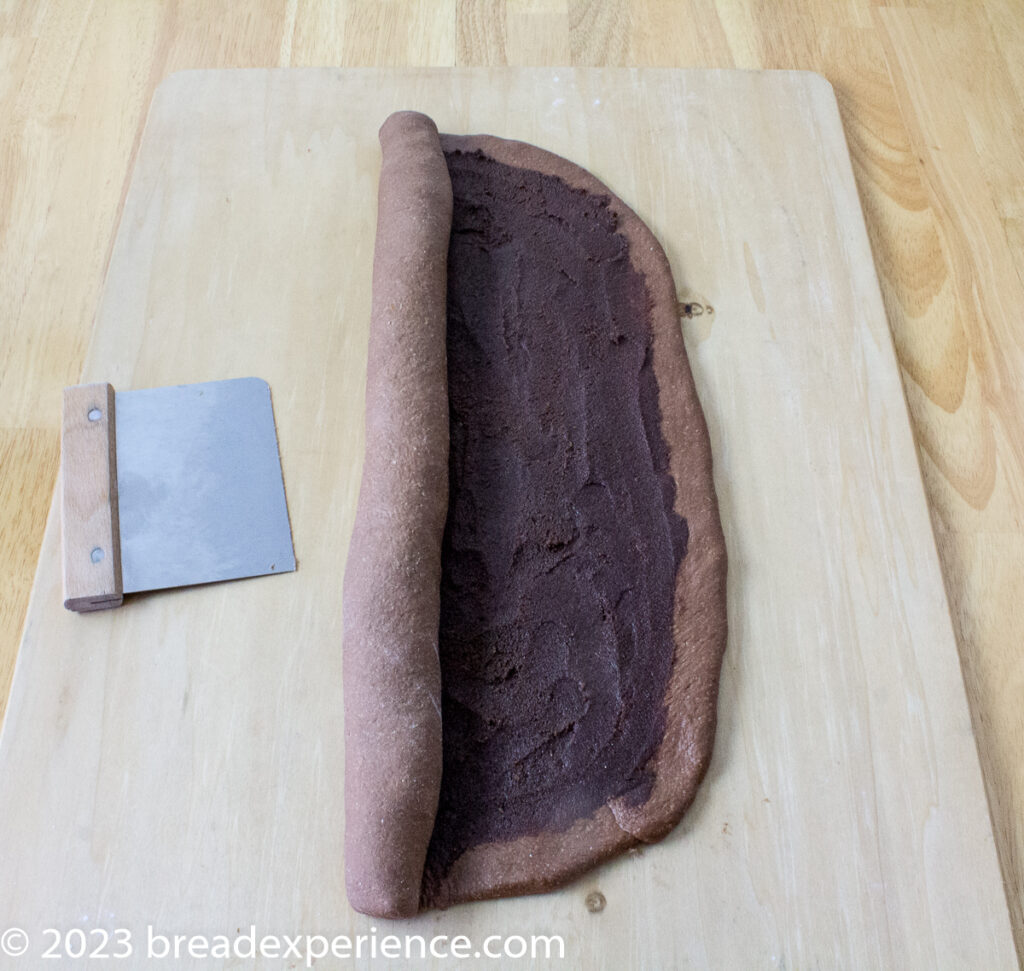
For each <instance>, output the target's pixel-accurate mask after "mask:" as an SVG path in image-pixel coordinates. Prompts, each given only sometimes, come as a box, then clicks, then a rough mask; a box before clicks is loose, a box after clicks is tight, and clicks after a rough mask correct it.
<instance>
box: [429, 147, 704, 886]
mask: <svg viewBox="0 0 1024 971" xmlns="http://www.w3.org/2000/svg"><path fill="white" fill-rule="evenodd" d="M447 161H448V171H449V174H450V175H451V180H452V190H453V195H454V215H453V221H452V232H451V240H450V242H449V249H448V335H447V346H448V398H449V411H450V425H449V433H450V449H451V452H450V458H449V477H448V481H449V490H450V492H449V506H448V523H447V527H446V530H445V537H444V545H443V546H442V553H441V564H442V579H441V632H440V642H439V643H440V651H441V679H442V686H443V705H442V720H441V724H442V728H443V758H444V775H443V776H442V784H441V801H440V807H439V810H438V816H437V821H436V823H435V826H434V836H433V840H432V842H431V846H430V851H429V855H428V865H427V876H428V880H432V879H434V878H435V877H437V876H443V874H444V873H446V872H447V869H448V868H449V866H450V865H451V863H452V862H453V861H454V860H455V859H457V858H458V857H459V856H460V855H461V854H462V852H464V851H465V850H466V849H467V848H468V847H470V846H475V845H477V844H480V843H487V842H490V841H493V840H508V839H511V838H513V837H516V836H522V835H525V834H529V833H539V832H542V831H544V830H546V829H554V830H560V829H565V828H567V827H568V826H570V825H571V824H572V823H573V822H574V821H575V820H577V819H580V818H582V817H585V816H589V815H590V814H591V813H592V812H593V811H594V810H595V809H597V808H598V807H600V806H602V805H604V804H605V803H606V802H607V801H608V800H609V799H611V798H614V797H617V796H622V797H628V798H629V799H630V800H631V801H632V802H633V803H642V802H643V801H644V798H645V797H646V796H647V794H648V792H649V790H650V783H651V777H650V774H649V773H648V772H646V771H645V765H646V763H647V762H648V760H649V759H650V757H651V756H652V755H653V754H654V750H655V748H656V747H657V744H658V742H659V741H660V739H661V736H662V734H663V733H664V722H665V710H664V697H665V688H666V685H667V683H668V678H669V671H670V669H671V667H672V656H673V650H674V646H673V641H672V607H673V603H672V601H673V591H674V588H675V577H676V571H677V569H678V567H679V563H680V561H681V560H682V558H683V556H684V555H685V552H686V542H687V526H686V520H685V519H684V518H683V517H681V516H680V515H679V514H678V513H677V512H676V511H675V510H674V509H673V502H674V500H675V494H676V485H675V481H674V480H673V478H672V476H671V475H670V474H669V471H668V449H667V446H666V444H665V440H664V438H663V436H662V433H661V414H660V409H659V406H658V384H657V380H656V379H655V377H654V370H653V366H652V357H651V343H652V335H651V330H650V325H649V323H648V312H649V310H650V298H649V296H648V293H647V288H646V286H645V285H644V279H643V277H642V276H641V274H640V273H639V272H638V271H637V270H636V269H635V268H634V267H633V265H632V264H631V263H630V261H629V247H628V244H627V242H626V240H625V238H624V237H623V236H621V235H619V234H618V233H616V231H615V229H616V223H617V219H616V216H615V214H614V213H613V212H612V211H611V210H610V209H609V208H608V199H607V197H606V196H605V197H602V196H598V195H592V194H588V193H583V192H580V191H578V190H573V189H572V188H570V187H569V186H568V185H567V184H566V183H565V182H563V181H562V180H561V179H559V178H558V177H556V176H552V175H544V174H541V173H539V172H535V171H526V170H524V169H521V168H513V167H511V166H509V165H505V164H503V163H501V162H497V161H495V160H494V159H492V158H490V157H489V156H487V155H484V154H483V153H482V152H481V151H479V150H477V151H474V152H468V153H465V152H461V151H459V150H457V149H456V150H454V151H452V152H449V153H448V154H447Z"/></svg>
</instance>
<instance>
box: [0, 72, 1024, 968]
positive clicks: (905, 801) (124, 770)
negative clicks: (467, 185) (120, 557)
mask: <svg viewBox="0 0 1024 971" xmlns="http://www.w3.org/2000/svg"><path fill="white" fill-rule="evenodd" d="M396 108H418V109H421V110H423V111H426V112H428V113H429V114H431V115H432V116H433V117H434V118H435V119H436V120H437V122H438V125H439V126H440V127H441V129H442V130H448V131H455V132H475V131H486V132H491V133H494V134H500V135H504V136H508V137H513V138H522V139H525V140H528V141H531V142H535V143H536V144H538V145H541V146H543V147H544V148H548V149H551V150H553V151H555V152H558V153H561V154H564V155H567V156H568V157H569V158H571V159H573V160H574V161H576V162H578V163H580V164H581V165H584V166H586V167H588V168H589V169H591V171H593V172H594V173H595V174H596V175H597V176H598V177H600V178H601V179H603V180H605V181H606V182H607V183H608V185H609V186H611V187H612V189H614V191H615V192H617V193H618V194H619V195H621V197H622V198H623V199H625V200H627V201H628V202H629V203H630V204H631V205H633V206H634V207H635V208H636V209H637V210H638V211H639V212H640V214H641V215H642V216H643V217H644V218H645V219H646V220H647V222H648V223H649V224H650V226H651V227H652V228H653V229H654V231H655V233H656V234H657V235H658V236H659V238H660V239H661V240H662V242H663V243H664V245H665V248H666V250H667V252H668V254H669V257H670V259H671V261H672V265H673V269H674V271H675V274H676V281H677V283H678V286H679V290H680V296H681V299H682V300H683V301H684V302H686V303H690V304H692V308H691V312H692V313H693V314H694V316H692V317H691V318H689V319H684V320H683V328H684V331H685V334H686V337H687V344H688V347H689V350H690V354H691V361H692V365H693V368H694V371H695V374H696V380H697V385H698V389H699V391H700V394H701V398H702V400H703V403H704V408H705V411H706V414H707V417H708V422H709V425H710V429H711V437H712V444H713V449H714V455H715V462H716V467H715V473H716V481H717V488H718V494H719V497H720V500H721V510H722V518H723V521H724V524H725V528H726V535H727V541H728V547H729V556H730V575H729V623H730V641H729V649H728V655H727V658H726V662H725V669H724V675H723V682H722V694H721V702H720V723H719V735H718V740H717V743H716V748H715V754H714V759H713V762H712V766H711V769H710V772H709V775H708V778H707V779H706V781H705V783H704V786H703V788H702V790H701V792H700V795H699V797H698V799H697V801H696V803H695V804H694V806H693V807H692V808H691V810H690V811H689V813H688V814H687V816H686V818H685V820H684V821H683V823H682V824H681V825H680V826H679V827H678V829H677V830H676V831H675V832H674V833H673V834H672V835H671V836H670V837H669V838H668V839H667V840H665V842H664V843H662V844H660V845H657V846H654V847H651V848H649V849H646V850H644V851H643V852H641V853H635V854H633V855H629V856H627V857H625V858H623V859H621V860H619V861H617V862H614V863H612V864H610V865H607V866H604V867H602V868H601V869H599V870H597V871H596V872H594V873H592V874H591V875H589V876H587V877H585V878H583V879H581V880H580V881H579V882H578V883H576V884H575V885H573V886H571V887H569V888H567V889H565V890H563V891H561V892H558V893H554V894H549V895H546V896H543V897H533V898H520V899H515V900H507V901H501V902H492V903H484V904H477V905H471V906H463V907H458V908H455V909H453V910H451V911H448V912H446V913H431V914H427V915H425V916H423V917H421V918H419V919H417V920H415V921H412V922H408V923H404V924H402V925H400V927H399V931H400V932H401V933H406V932H411V933H423V934H426V935H430V934H434V933H438V934H448V935H454V934H466V935H468V936H470V937H471V938H472V939H473V941H474V942H475V944H479V943H480V942H481V941H482V940H483V938H484V937H486V936H487V935H489V934H518V935H523V936H525V937H527V938H529V936H530V935H533V934H560V935H562V936H563V937H564V939H565V957H566V960H565V962H564V963H560V966H576V967H587V968H595V967H607V968H611V969H617V968H625V967H647V968H652V969H654V968H658V969H660V968H669V967H690V966H710V967H717V968H723V967H780V968H781V967H784V966H785V967H809V966H821V967H834V966H840V967H853V966H860V967H868V966H871V967H929V968H932V967H956V966H967V965H970V966H974V967H986V968H996V967H1010V966H1012V965H1013V964H1014V962H1015V957H1014V952H1013V948H1012V943H1011V937H1010V926H1009V921H1008V916H1007V909H1006V904H1005V899H1004V896H1003V888H1002V885H1001V881H1000V874H999V869H998V865H997V861H996V854H995V849H994V845H993V840H992V833H991V829H990V825H989V818H988V811H987V807H986V803H985V797H984V793H983V789H982V783H981V776H980V772H979V768H978V760H977V756H976V752H975V745H974V739H973V736H972V732H971V722H970V718H969V716H968V710H967V705H966V700H965V696H964V688H963V683H962V680H961V675H960V667H959V663H958V658H957V650H956V644H955V643H954V639H953V634H952V629H951V626H950V620H949V616H948V607H947V603H946V598H945V594H944V590H943V584H942V578H941V575H940V572H939V567H938V561H937V558H936V553H935V546H934V542H933V538H932V533H931V527H930V523H929V517H928V512H927V508H926V505H925V498H924V492H923V490H922V485H921V479H920V474H919V471H918V466H917V461H916V457H915V451H914V443H913V440H912V437H911V432H910V427H909V424H908V420H907V414H906V408H905V404H904V400H903V392H902V387H901V384H900V378H899V374H898V371H897V366H896V361H895V357H894V354H893V349H892V345H891V342H890V336H889V330H888V327H887V324H886V319H885V313H884V310H883V306H882V301H881V298H880V295H879V289H878V284H877V281H876V278H875V273H874V269H873V264H872V259H871V252H870V249H869V245H868V240H867V236H866V234H865V230H864V223H863V218H862V214H861V211H860V208H859V204H858V199H857V192H856V188H855V185H854V180H853V175H852V171H851V167H850V162H849V157H848V155H847V150H846V145H845V141H844V137H843V132H842V128H841V125H840V121H839V116H838V113H837V110H836V104H835V99H834V97H833V93H832V90H831V89H830V87H829V86H828V85H827V83H826V82H825V81H823V80H822V79H821V78H820V77H818V76H816V75H812V74H806V73H790V72H778V73H769V72H739V71H721V72H706V71H678V70H576V71H572V70H551V69H536V70H532V69H531V70H524V69H516V70H494V71H488V70H478V69H473V70H455V71H449V70H437V71H430V70H421V71H409V70H401V71H378V70H334V69H316V70H299V71H238V72H228V71H208V72H189V73H183V74H177V75H174V76H172V77H171V78H169V79H168V80H167V81H165V82H164V83H163V85H161V87H160V89H159V91H158V92H157V95H156V97H155V99H154V103H153V107H152V110H151V113H150V117H149V121H148V124H147V127H146V131H145V135H144V138H143V140H142V143H141V145H140V148H139V153H138V159H137V162H136V166H135V173H134V176H133V179H132V183H131V187H130V191H129V193H128V195H127V198H126V201H125V206H124V213H123V216H122V220H121V227H120V230H119V233H118V237H117V241H116V244H115V246H114V249H113V255H112V257H111V262H110V267H109V272H108V275H107V282H106V288H105V291H104V295H103V299H102V304H101V306H100V309H99V313H98V315H97V319H96V325H95V331H94V335H93V340H92V345H91V348H90V351H89V354H88V359H87V363H86V366H85V369H84V373H83V376H82V379H83V381H98V380H104V381H110V382H112V383H113V384H114V386H115V387H117V388H120V389H131V388H139V387H148V386H153V385H162V384H172V383H179V382H191V381H206V380H213V379H217V378H228V377H236V376H245V375H258V376H260V377H263V378H266V379H267V380H268V381H269V382H270V385H271V387H272V389H273V397H274V407H275V411H276V415H277V422H278V434H279V440H280V446H281V456H282V461H283V468H284V476H285V483H286V488H287V493H288V503H289V509H290V513H291V519H292V527H293V532H294V539H295V549H296V554H297V556H298V560H299V568H298V571H297V572H296V573H294V574H292V575H289V576H281V577H270V578H262V579H256V580H250V581H243V582H239V583H229V584H219V585H213V586H208V587H200V588H193V589H188V590H180V591H170V592H162V593H156V594H150V595H141V596H136V597H133V598H131V599H130V601H129V602H127V603H126V605H125V606H124V607H123V608H122V609H120V610H117V611H112V612H107V613H102V614H96V615H87V616H79V615H74V614H70V613H68V612H66V611H65V610H63V608H62V607H61V596H60V570H59V552H60V550H59V521H58V515H57V510H56V507H54V508H53V509H52V510H51V515H50V520H49V524H48V527H47V532H46V538H45V541H44V545H43V550H42V555H41V558H40V563H39V569H38V574H37V576H36V582H35V588H34V591H33V596H32V603H31V607H30V610H29V614H28V619H27V623H26V627H25V633H24V640H23V643H22V646H21V653H20V656H19V660H18V668H17V672H16V675H15V681H14V686H13V690H12V693H11V699H10V707H9V709H8V714H7V720H6V725H5V726H4V733H3V737H2V741H0V820H2V825H0V874H2V878H0V922H6V924H7V925H17V926H18V927H21V928H23V929H24V930H25V931H27V932H28V934H29V937H30V939H31V941H32V947H33V950H32V951H31V952H30V953H31V954H34V955H36V956H38V955H39V954H40V953H41V948H42V943H43V942H49V941H50V940H52V936H51V937H45V936H43V931H44V929H45V928H47V927H56V928H60V929H62V930H67V929H69V928H72V927H81V928H84V929H85V930H87V931H88V930H89V929H90V928H94V927H103V928H107V929H108V930H113V929H115V928H122V927H123V928H127V929H129V930H130V931H131V932H132V933H133V935H134V941H135V943H136V946H137V948H140V949H144V944H145V936H146V932H147V930H146V929H147V925H152V926H153V928H154V932H155V933H163V934H206V935H214V934H227V935H231V936H234V935H235V934H236V933H238V931H239V930H241V931H243V932H245V931H248V929H249V927H250V926H251V925H255V926H256V928H257V930H258V933H260V934H264V933H267V934H270V933H276V934H298V933H300V932H301V933H306V932H309V933H312V932H316V933H326V934H329V935H333V934H346V933H347V934H353V935H354V934H357V933H364V934H366V933H369V928H370V927H371V926H376V924H379V923H381V922H371V921H369V920H368V919H365V918H363V917H361V916H360V915H357V914H354V913H353V912H352V911H351V910H350V909H349V908H348V906H347V903H346V900H345V894H344V886H343V877H342V830H343V824H344V819H343V812H342V766H343V760H344V752H343V745H342V684H341V640H342V627H341V610H340V591H341V579H342V572H343V568H344V564H345V554H346V544H347V541H348V535H349V531H350V529H351V525H352V516H353V511H354V509H355V500H356V493H357V488H358V483H359V473H360V463H361V456H362V452H363V431H362V409H363V405H362V396H363V388H364V372H365V362H366V338H367V322H368V318H369V309H370V268H371V260H372V252H373V238H374V225H375V209H376V184H377V172H378V167H379V150H378V145H377V140H376V133H377V128H378V126H379V124H380V123H381V121H382V120H383V119H384V117H385V116H386V115H387V114H388V113H389V112H390V111H392V110H394V109H396ZM53 393H54V395H58V394H59V393H60V389H58V388H54V389H53ZM596 890H600V892H601V893H602V894H603V896H604V898H605V900H606V905H605V907H604V909H603V910H601V911H600V912H598V913H592V912H590V911H589V910H588V908H587V906H586V905H585V900H586V898H587V896H588V894H591V893H592V892H593V891H596ZM0 929H2V928H0ZM378 933H379V934H382V933H385V931H383V930H381V929H380V928H378ZM137 953H138V952H137ZM83 963H85V962H83ZM224 963H225V962H216V961H211V960H197V961H196V962H195V966H196V967H211V966H220V965H222V964H224ZM427 963H429V962H427ZM445 963H449V964H450V962H444V961H434V962H433V964H434V965H437V966H441V965H443V964H445ZM89 966H91V965H89ZM133 966H135V965H133ZM139 966H143V964H142V962H141V960H140V962H139ZM265 966H266V967H279V966H281V962H280V961H276V960H268V961H266V962H265ZM318 966H320V967H331V966H334V965H332V964H331V962H330V961H321V962H319V963H318ZM488 966H495V965H494V962H490V963H489V964H488ZM524 966H525V965H524Z"/></svg>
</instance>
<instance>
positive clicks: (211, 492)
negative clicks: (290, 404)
mask: <svg viewBox="0 0 1024 971" xmlns="http://www.w3.org/2000/svg"><path fill="white" fill-rule="evenodd" d="M114 410H115V414H116V425H117V430H116V444H115V449H116V454H117V496H118V499H117V503H118V510H119V517H120V530H121V574H122V581H123V587H124V592H125V593H130V592H133V591H138V590H159V589H162V588H166V587H180V586H186V585H190V584H195V583H211V582H213V581H217V580H236V579H240V578H242V577H252V576H261V575H263V574H268V573H287V572H290V571H292V570H294V569H295V554H294V551H293V548H292V536H291V528H290V526H289V522H288V508H287V505H286V503H285V495H284V482H283V480H282V476H281V460H280V456H279V454H278V448H277V434H276V430H275V427H274V413H273V409H272V407H271V402H270V387H269V385H268V384H267V383H266V382H265V381H262V380H260V379H259V378H237V379H234V380H228V381H209V382H205V383H202V384H189V385H179V386H175V387H166V388H153V389H147V390H142V391H118V392H116V394H115V409H114Z"/></svg>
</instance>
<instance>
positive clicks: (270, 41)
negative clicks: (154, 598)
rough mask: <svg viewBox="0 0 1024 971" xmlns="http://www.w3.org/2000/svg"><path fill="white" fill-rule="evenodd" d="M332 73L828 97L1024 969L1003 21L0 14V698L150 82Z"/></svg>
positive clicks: (415, 10) (906, 8)
mask: <svg viewBox="0 0 1024 971" xmlns="http://www.w3.org/2000/svg"><path fill="white" fill-rule="evenodd" d="M332 64H342V65H352V66H356V65H436V66H451V65H502V64H509V65H545V64H550V65H561V64H572V65H648V66H673V67H730V68H733V67H734V68H804V69H809V70H814V71H819V72H821V73H822V74H824V75H825V77H827V78H828V79H829V80H830V81H831V82H832V84H833V85H834V87H835V90H836V93H837V95H838V98H839V104H840V108H841V111H842V116H843V123H844V126H845V129H846V135H847V139H848V141H849V147H850V152H851V155H852V158H853V165H854V171H855V173H856V177H857V182H858V188H859V191H860V195H861V201H862V203H863V207H864V211H865V215H866V218H867V226H868V231H869V234H870V237H871V243H872V247H873V250H874V258H875V264H876V267H877V270H878V275H879V278H880V280H881V283H882V290H883V294H884V297H885V302H886V309H887V312H888V316H889V323H890V326H891V329H892V335H893V340H894V342H895V345H896V350H897V354H898V357H899V361H900V365H901V368H902V374H903V383H904V389H905V392H906V397H907V402H908V405H909V408H910V414H911V418H912V422H913V427H914V434H915V438H916V443H917V450H918V457H919V460H920V464H921V468H922V471H923V475H924V480H925V486H926V489H927V492H928V497H929V501H930V504H931V512H932V523H933V526H934V530H935V537H936V541H937V545H938V550H939V555H940V558H941V562H942V568H943V573H944V576H945V581H946V588H947V591H948V594H949V600H950V606H951V609H952V612H953V620H954V627H955V630H956V634H957V639H958V644H959V648H960V657H961V664H962V667H963V672H964V676H965V680H966V683H967V691H968V696H969V699H970V703H971V710H972V716H973V720H974V728H975V732H976V736H977V743H978V749H979V752H980V756H981V763H982V769H983V772H984V776H985V782H986V787H987V792H988V798H989V804H990V808H991V812H992V818H993V822H994V829H995V836H996V841H997V845H998V850H999V855H1000V861H1001V865H1002V872H1003V878H1004V881H1005V884H1006V889H1007V895H1008V899H1009V904H1010V911H1011V916H1012V919H1013V924H1014V933H1015V935H1016V943H1017V947H1018V953H1021V952H1022V951H1024V758H1022V755H1024V647H1022V646H1021V644H1022V642H1021V641H1020V640H1018V638H1021V637H1022V635H1024V607H1022V605H1024V525H1022V523H1024V310H1022V308H1024V6H1022V5H1021V3H1020V2H1019V0H984V2H980V0H979V2H971V3H968V2H963V3H961V2H958V0H922V2H919V3H914V4H907V5H904V4H902V3H892V4H886V3H872V2H871V0H843V2H834V0H815V2H806V3H797V2H795V0H790V2H785V3H775V4H770V5H769V4H762V3H758V2H755V0H735V2H733V0H717V2H703V3H701V2H699V0H680V2H671V3H670V2H669V0H663V2H659V0H632V2H628V0H612V2H599V0H534V2H531V0H423V2H420V3H405V2H400V0H383V2H374V0H339V2H331V3H328V2H324V3H314V2H307V0H282V2H280V3H270V2H264V3H261V4H241V3H230V2H227V0H224V2H221V3H216V2H210V0H192V2H187V0H180V2H175V0H165V2H147V0H135V2H129V0H124V2H118V3H107V2H102V0H97V2H92V3H82V2H80V0H63V2H61V0H3V2H0V560H2V562H3V563H4V565H5V569H4V570H3V571H2V573H0V699H4V698H6V696H7V690H8V686H9V683H10V677H11V673H12V670H13V667H14V662H15V658H16V655H17V649H18V643H19V641H20V638H21V630H22V625H23V622H24V618H25V613H26V608H27V604H28V596H29V590H30V588H31V585H32V579H33V574H34V571H35V566H36V560H37V557H38V553H39V547H40V543H41V540H42V536H43V527H44V524H45V518H46V514H47V510H48V509H49V504H50V497H51V495H52V490H53V485H54V480H55V476H56V473H57V464H58V449H59V434H58V428H59V417H60V400H61V395H60V389H61V388H62V387H63V386H64V385H66V384H73V383H75V382H76V380H77V378H78V375H79V372H80V369H81V364H82V359H83V356H84V353H85V349H86V347H87V345H88V342H89V336H90V331H91V325H92V320H93V315H94V313H95V311H96V306H97V303H98V297H99V293H100V288H101V286H102V282H103V276H104V270H105V267H106V264H107V261H108V259H109V254H110V247H111V244H112V241H113V238H114V232H115V229H116V227H117V222H118V218H119V213H120V209H121V205H122V201H123V198H124V191H125V188H126V185H127V178H128V175H129V172H130V170H131V165H132V160H133V158H134V155H135V152H136V150H137V146H138V143H139V136H140V133H141V128H142V123H143V121H144V119H145V114H146V109H147V107H148V105H149V101H150V97H151V95H152V92H153V89H154V87H155V86H156V85H157V83H159V81H160V80H161V79H162V78H163V77H165V76H166V75H167V74H168V73H170V72H171V71H175V70H179V69H182V68H192V67H252V66H276V65H282V66H288V65H291V66H307V65H332ZM779 137H780V138H784V137H785V132H784V131H780V132H779ZM0 704H2V701H0ZM0 711H2V708H0Z"/></svg>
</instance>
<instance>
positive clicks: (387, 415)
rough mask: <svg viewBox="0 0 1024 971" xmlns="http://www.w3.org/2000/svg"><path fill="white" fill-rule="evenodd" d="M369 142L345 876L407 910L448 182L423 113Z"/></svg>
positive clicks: (422, 842)
mask: <svg viewBox="0 0 1024 971" xmlns="http://www.w3.org/2000/svg"><path fill="white" fill-rule="evenodd" d="M380 141H381V148H382V150H383V157H382V166H381V173H380V189H379V199H378V215H377V241H376V248H375V250H374V262H373V306H372V311H371V318H370V346H369V363H368V366H367V375H366V441H367V443H368V447H367V449H366V457H365V459H364V464H363V477H362V483H361V485H360V489H359V504H358V507H357V510H356V520H355V526H354V528H353V532H352V540H351V544H350V546H349V554H348V562H347V565H346V568H345V583H344V591H343V613H344V625H345V635H344V651H343V659H342V667H343V677H344V682H345V878H346V885H347V889H348V897H349V901H350V902H351V904H352V906H353V907H355V908H356V909H357V910H360V911H362V912H363V913H367V914H374V915H376V916H381V917H406V916H409V915H411V914H415V913H416V911H417V910H418V909H419V903H420V881H421V879H422V876H423V864H424V860H425V858H426V853H427V844H428V842H429V840H430V834H431V830H432V829H433V825H434V814H435V812H436V810H437V797H438V791H439V788H440V784H441V707H440V706H441V672H440V667H439V664H438V656H437V630H438V612H439V609H440V608H439V604H440V584H441V536H442V533H443V531H444V523H445V516H446V515H447V511H448V390H447V380H446V374H447V369H446V363H445V362H446V358H445V261H446V259H447V255H448V233H449V230H450V226H451V214H452V189H451V182H450V181H449V179H448V170H447V168H446V166H445V161H444V156H443V155H442V154H441V146H440V143H439V141H438V135H437V128H436V127H435V125H434V123H433V122H432V121H431V120H430V119H429V118H427V117H426V116H424V115H420V114H416V113H414V112H401V113H398V114H394V115H392V116H391V117H390V118H388V120H387V121H386V122H385V123H384V126H383V127H382V128H381V131H380Z"/></svg>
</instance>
